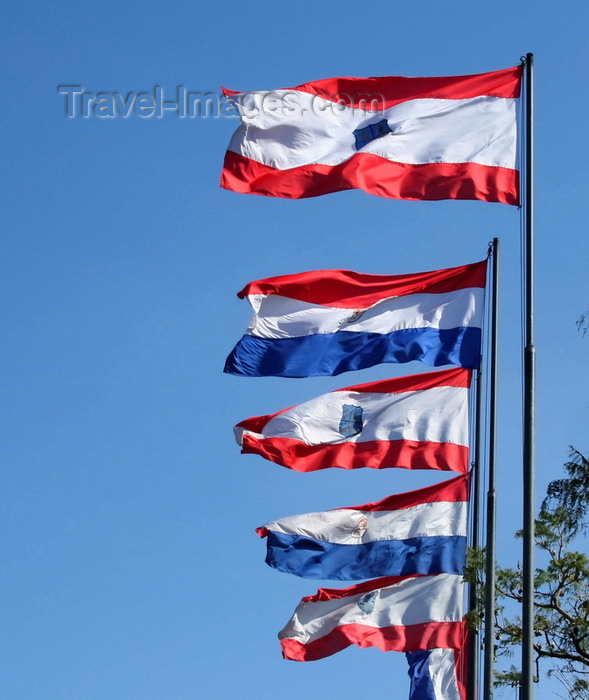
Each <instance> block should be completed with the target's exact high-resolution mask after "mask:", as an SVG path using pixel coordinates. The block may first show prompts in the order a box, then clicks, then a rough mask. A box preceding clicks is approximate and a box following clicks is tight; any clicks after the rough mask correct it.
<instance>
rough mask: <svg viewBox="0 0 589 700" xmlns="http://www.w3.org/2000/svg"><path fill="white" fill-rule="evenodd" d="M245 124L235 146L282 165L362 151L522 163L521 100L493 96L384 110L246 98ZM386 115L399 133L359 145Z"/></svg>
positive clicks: (265, 95)
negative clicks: (364, 132)
mask: <svg viewBox="0 0 589 700" xmlns="http://www.w3.org/2000/svg"><path fill="white" fill-rule="evenodd" d="M240 98H241V99H244V103H243V105H241V106H240V107H239V111H240V114H241V119H242V124H241V126H240V127H239V128H238V130H237V131H236V132H235V134H234V136H233V139H232V140H231V143H230V145H229V150H231V151H234V152H236V153H240V154H241V155H243V156H246V157H247V158H251V159H253V160H256V161H258V162H260V163H265V164H266V165H269V166H271V167H272V168H277V169H278V170H288V169H289V168H296V167H298V166H301V165H306V164H311V163H319V164H323V165H330V166H334V165H338V164H339V163H342V162H344V161H346V160H348V159H349V158H351V157H352V156H354V155H356V154H357V153H359V152H362V153H372V154H374V155H377V156H380V157H382V158H386V159H387V160H391V161H395V162H397V163H408V164H419V163H478V164H480V165H488V166H500V167H504V168H511V169H514V168H515V166H516V157H517V156H516V154H517V148H516V136H517V134H516V124H517V102H518V101H517V99H514V98H505V97H490V96H486V95H482V96H478V97H472V98H468V99H461V100H452V99H437V98H422V99H415V100H406V101H404V102H401V103H400V104H397V105H395V106H393V107H390V108H388V109H385V110H382V111H381V112H378V111H375V112H364V111H363V110H362V109H359V108H352V107H345V106H341V105H337V104H335V103H333V102H331V101H330V100H326V99H324V98H321V97H317V96H315V95H311V94H310V93H306V92H298V91H294V90H276V91H274V92H258V93H250V94H248V95H247V96H246V97H245V98H243V97H242V96H240V95H238V96H236V97H235V98H234V101H238V100H239V99H240ZM381 119H386V120H387V122H388V124H389V127H390V128H391V129H392V131H393V133H392V134H387V135H386V136H384V137H382V138H379V139H375V140H374V141H371V142H370V143H369V144H367V145H366V146H364V147H363V148H362V149H361V151H358V150H356V147H355V137H354V134H353V132H354V130H355V129H361V128H363V127H365V126H367V125H368V124H374V123H375V122H378V121H380V120H381Z"/></svg>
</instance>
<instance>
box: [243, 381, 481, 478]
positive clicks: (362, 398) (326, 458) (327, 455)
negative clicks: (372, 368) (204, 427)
mask: <svg viewBox="0 0 589 700" xmlns="http://www.w3.org/2000/svg"><path fill="white" fill-rule="evenodd" d="M470 380H471V372H470V370H465V369H460V368H454V369H448V370H441V371H439V372H428V373H427V374H416V375H410V376H406V377H397V378H396V379H385V380H381V381H377V382H369V383H368V384H357V385H356V386H350V387H346V388H345V389H337V390H336V391H331V392H329V393H328V394H323V395H322V396H319V397H318V398H315V399H311V400H310V401H306V402H305V403H303V404H300V405H299V406H293V407H292V408H287V409H285V410H283V411H279V412H278V413H273V414H270V415H267V416H256V417H252V418H247V419H246V420H243V421H241V423H238V424H237V425H236V426H235V428H234V431H235V437H236V440H237V442H238V444H240V445H241V451H242V453H252V454H258V455H260V456H262V457H264V458H265V459H268V460H270V461H272V462H276V463H277V464H280V465H282V466H285V467H288V468H289V469H293V470H294V471H299V472H309V471H316V470H319V469H326V468H328V467H339V468H341V469H358V468H360V467H371V468H373V469H384V468H388V467H401V468H404V469H441V470H444V471H447V470H449V471H456V472H461V473H463V474H465V473H467V471H468V465H469V457H468V431H469V401H468V393H469V387H470Z"/></svg>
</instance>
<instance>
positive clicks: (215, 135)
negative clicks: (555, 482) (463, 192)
mask: <svg viewBox="0 0 589 700" xmlns="http://www.w3.org/2000/svg"><path fill="white" fill-rule="evenodd" d="M588 13H589V11H588V10H587V9H586V8H585V6H584V5H583V4H582V3H579V2H571V3H566V4H565V5H564V6H562V7H559V8H558V9H556V7H555V5H554V4H553V3H548V2H544V1H541V2H536V3H534V4H533V5H530V4H529V3H514V2H506V1H505V0H500V1H499V2H496V3H492V4H482V3H481V4H473V3H472V2H468V3H467V2H464V1H463V0H456V1H455V2H451V3H443V4H442V3H436V2H430V1H426V2H425V3H420V4H418V5H415V4H400V3H391V4H389V5H387V6H382V5H374V6H370V7H366V6H360V5H358V4H352V3H349V4H343V3H335V2H333V1H332V0H327V1H324V2H322V3H316V2H314V3H310V2H307V1H306V0H303V1H302V2H299V3H298V4H297V5H296V6H293V5H287V4H286V5H281V4H278V3H269V2H258V3H255V4H244V3H236V2H226V3H223V4H221V3H209V4H206V5H201V4H197V3H189V2H183V1H181V0H170V2H168V3H166V4H162V3H157V2H151V1H150V0H147V1H146V2H142V3H139V2H128V1H127V0H123V1H122V2H112V1H109V0H106V1H105V2H101V3H96V2H92V3H67V2H66V3H61V4H58V5H56V4H54V3H53V4H52V3H47V2H28V1H27V0H24V2H21V3H19V4H16V3H12V4H9V5H7V6H5V7H4V9H3V10H2V22H1V26H2V32H3V41H2V44H1V48H0V51H1V52H2V54H3V55H2V58H3V64H4V65H5V66H7V71H6V75H5V79H4V89H3V95H2V104H3V109H2V114H3V139H2V156H3V158H2V159H3V163H4V172H5V181H4V187H3V195H4V206H3V220H4V221H3V223H4V226H3V231H4V233H3V238H2V256H1V263H0V264H1V265H2V268H3V270H2V275H1V276H0V286H1V289H2V297H3V299H4V304H3V305H2V316H3V318H2V327H3V330H4V334H3V335H4V341H3V343H2V346H1V350H0V353H1V356H2V364H3V369H4V372H3V374H4V381H3V385H4V386H3V392H2V394H3V401H2V406H1V408H0V411H1V422H2V425H3V431H2V432H3V437H2V454H3V468H2V470H1V471H0V479H1V485H0V531H1V532H2V536H1V537H0V559H1V561H2V563H3V565H2V567H1V569H0V579H1V585H0V590H1V591H2V593H1V596H2V604H1V605H0V610H1V612H0V688H1V689H2V690H1V693H0V694H1V695H2V697H3V698H6V699H7V700H28V699H34V700H39V699H43V700H79V699H80V698H84V700H104V699H105V698H108V699H109V700H110V699H113V700H114V699H116V700H130V699H133V700H135V699H141V700H162V699H164V698H165V699H166V700H167V699H168V698H170V699H172V700H188V699H190V700H192V699H194V698H256V700H274V698H277V697H280V698H282V699H283V700H289V699H290V698H293V699H294V698H299V697H300V696H301V694H303V693H304V695H305V696H306V697H308V698H311V699H319V698H325V697H338V698H341V699H342V700H347V699H348V698H349V699H350V700H351V699H352V698H357V697H358V696H359V695H360V694H361V695H365V694H366V693H367V692H370V693H371V694H372V695H373V696H375V697H395V698H396V697H399V698H403V697H406V695H407V688H408V681H407V678H406V665H405V660H404V657H403V655H401V654H394V653H390V654H383V653H381V652H379V651H378V650H376V649H369V650H359V649H355V648H352V649H348V650H346V651H344V652H341V653H340V654H337V655H335V656H333V657H331V658H329V659H325V660H323V661H320V662H314V663H307V664H297V663H293V662H286V661H283V660H282V658H281V655H280V650H279V645H278V642H277V639H276V633H277V631H278V630H279V629H280V628H281V627H282V626H283V625H284V623H285V622H286V621H287V619H288V618H289V617H290V615H291V613H292V611H293V610H294V608H295V606H296V604H297V603H298V601H299V599H300V598H301V597H302V596H303V595H308V594H311V593H313V592H314V591H315V590H316V588H317V582H313V581H304V580H302V579H296V578H295V577H289V576H287V575H285V574H280V573H278V572H275V571H273V570H271V569H269V568H268V567H266V565H265V564H264V562H263V557H264V551H263V550H264V544H263V542H262V541H260V540H259V539H258V537H257V536H256V535H255V533H254V529H255V527H256V526H258V525H261V524H263V523H264V522H266V521H268V520H270V519H273V518H276V517H280V516H283V515H290V514H295V513H303V512H307V511H312V510H323V509H326V508H332V507H337V506H342V505H352V504H357V503H364V502H367V501H373V500H378V499H380V498H383V497H384V496H386V495H389V494H391V493H394V492H399V491H405V490H411V489H413V488H418V487H420V486H423V485H426V484H427V483H432V481H434V480H437V479H439V478H440V476H439V475H433V476H432V475H431V474H428V473H425V472H420V473H408V472H404V471H403V470H386V471H383V472H380V473H379V472H376V471H373V470H358V471H356V472H353V473H344V472H342V471H341V470H327V471H326V472H322V473H315V474H296V473H291V472H289V471H288V470H286V469H282V468H280V467H277V466H276V465H272V464H270V463H269V462H265V461H264V460H262V459H261V458H258V457H256V456H252V455H240V454H239V448H238V447H237V445H236V444H235V443H234V441H233V436H232V426H233V425H234V424H235V423H237V422H238V421H239V420H241V419H243V418H246V417H248V416H250V415H260V414H264V413H270V412H273V411H276V410H278V409H280V408H283V407H286V406H288V405H293V404H295V403H298V402H300V401H303V400H305V399H307V398H310V397H312V396H316V395H318V394H320V393H322V392H323V391H327V390H329V389H333V388H338V387H341V386H346V385H349V384H351V383H359V382H361V381H370V380H373V379H378V378H382V377H386V376H393V375H398V374H405V373H414V372H420V371H426V370H427V368H426V367H425V366H422V365H418V364H415V365H411V366H405V367H399V366H397V367H393V366H385V367H378V368H373V369H370V370H364V371H362V372H357V373H353V374H347V375H344V376H343V377H334V378H316V379H308V380H287V379H273V378H267V379H248V378H237V377H231V376H227V375H223V373H222V368H223V363H224V359H225V356H226V355H227V353H228V352H229V351H230V349H231V347H232V346H233V344H234V343H235V342H236V340H237V339H238V338H239V337H240V336H241V334H242V332H243V330H244V329H245V326H246V324H247V321H248V319H249V309H248V308H247V304H246V303H245V302H243V301H239V300H238V299H237V297H236V296H235V294H236V292H237V291H239V290H240V289H241V288H242V287H243V286H244V284H245V283H247V282H248V281H250V280H254V279H257V278H261V277H268V276H273V275H278V274H285V273H290V272H298V271H301V270H306V269H313V268H345V269H354V270H358V271H362V272H369V273H377V274H401V273H404V272H417V271H421V270H428V269H437V268H442V267H451V266H454V265H460V264H464V263H467V262H474V261H476V260H480V259H482V258H483V257H484V256H485V254H486V250H487V244H488V242H489V241H490V240H491V239H492V238H493V237H495V236H498V237H499V238H500V239H501V243H502V260H501V275H500V284H501V292H500V293H501V309H500V357H499V371H500V384H499V431H500V435H499V445H498V465H497V468H498V497H499V503H498V511H499V513H498V523H499V533H498V535H499V540H498V554H499V558H500V560H501V562H502V563H504V564H513V563H515V561H516V560H517V558H518V556H519V543H518V542H515V541H514V539H513V536H512V533H513V532H514V531H515V530H516V529H517V528H519V527H520V525H521V518H520V516H519V508H520V503H521V456H520V455H521V447H520V444H521V429H520V427H519V416H520V406H521V332H520V287H521V285H520V238H519V225H520V215H519V212H518V210H517V209H516V208H514V207H509V206H506V205H499V204H485V203H482V202H422V203H415V202H401V201H395V200H385V199H379V198H377V197H371V196H369V195H366V194H364V193H362V192H344V193H338V194H333V195H329V196H326V197H320V198H317V199H311V200H304V201H296V202H293V201H286V200H275V199H270V198H264V197H255V196H246V195H237V194H235V193H231V192H227V191H224V190H221V189H220V188H219V185H218V180H219V174H220V169H221V165H222V161H223V155H224V152H225V149H226V146H227V144H228V142H229V139H230V137H231V134H232V133H233V131H234V129H235V128H236V126H237V120H236V119H231V118H228V117H216V118H214V117H208V118H204V117H201V118H184V119H182V118H179V117H178V116H176V115H175V114H173V113H171V112H166V113H165V114H164V116H163V117H162V118H157V117H153V118H142V117H140V116H138V115H137V114H136V113H135V112H132V113H131V114H130V115H129V117H128V118H120V117H117V118H114V119H101V118H99V117H97V116H96V115H92V116H90V117H89V118H82V117H77V118H68V117H67V116H66V112H65V97H64V96H63V95H61V94H60V93H59V91H58V86H60V85H81V86H83V88H84V89H85V90H86V91H88V92H93V93H98V92H108V93H113V92H115V91H117V92H119V93H121V94H126V93H128V92H136V93H138V92H143V91H144V92H148V93H149V92H153V90H154V87H155V86H156V85H159V86H161V88H162V89H163V90H164V92H165V94H166V99H168V95H169V99H172V98H173V95H174V93H175V91H176V89H177V87H178V86H185V87H186V88H187V89H189V90H193V91H202V92H206V91H217V90H218V89H219V86H221V85H223V86H226V87H229V88H233V89H237V90H255V89H272V88H279V87H285V86H292V85H297V84H300V83H303V82H306V81H309V80H313V79H320V78H326V77H333V76H344V75H354V76H372V75H387V74H394V75H408V76H420V75H452V74H465V73H477V72H484V71H490V70H496V69H500V68H504V67H508V66H512V65H516V64H517V63H518V62H519V59H520V56H521V55H522V54H525V53H526V52H528V51H532V52H534V54H535V67H536V105H535V106H536V111H535V116H536V171H535V181H536V209H535V215H536V345H537V381H538V396H537V431H538V435H537V437H538V439H537V497H538V499H539V498H540V497H541V495H542V493H543V491H544V488H545V486H546V484H547V483H548V482H549V481H550V480H551V479H553V478H556V477H558V476H560V474H561V465H562V463H563V461H564V460H565V459H566V457H567V453H568V445H569V444H573V445H575V446H576V447H577V448H579V449H580V450H582V451H587V450H589V444H588V439H587V430H586V425H587V417H588V415H587V411H588V404H589V400H588V398H587V397H588V396H589V378H588V375H587V370H586V357H587V351H588V347H589V346H588V343H589V338H585V339H583V338H582V336H581V335H580V334H579V333H578V332H577V329H576V327H575V321H576V319H577V317H578V316H579V315H580V314H581V313H582V312H583V311H585V310H586V309H587V308H588V307H589V294H588V288H587V274H586V270H587V262H588V254H589V243H588V240H587V234H586V222H585V219H586V216H585V215H584V214H583V213H582V212H583V211H584V210H583V206H584V202H585V199H586V193H587V186H588V179H589V175H588V173H587V167H586V163H587V161H588V153H587V150H588V145H587V137H586V136H587V134H586V129H587V117H586V112H585V109H586V97H585V92H586V91H585V87H584V80H585V73H586V69H587V64H588V52H589V48H588V46H587V43H586V41H585V36H584V27H585V26H586V25H587V19H588V18H587V14H588ZM365 472H366V473H365ZM548 688H549V686H548V685H546V684H543V685H542V686H541V687H540V689H539V690H538V697H539V698H542V697H547V696H549V695H548ZM504 697H513V693H511V694H510V693H509V692H506V693H505V694H504Z"/></svg>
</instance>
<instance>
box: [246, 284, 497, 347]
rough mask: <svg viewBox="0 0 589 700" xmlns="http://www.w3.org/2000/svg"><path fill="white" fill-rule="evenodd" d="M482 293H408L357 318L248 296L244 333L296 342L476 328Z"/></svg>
mask: <svg viewBox="0 0 589 700" xmlns="http://www.w3.org/2000/svg"><path fill="white" fill-rule="evenodd" d="M484 295H485V290H484V289H483V288H481V287H472V288H471V287H468V288H466V289H458V290H456V291H453V292H444V293H441V294H427V293H426V294H407V295H404V296H400V297H390V298H388V299H383V300H382V301H379V302H378V303H376V304H374V305H373V306H371V307H370V308H368V309H366V310H365V311H364V312H363V313H362V314H361V315H359V316H357V317H355V310H354V309H340V308H334V307H332V306H322V305H320V304H310V303H309V302H306V301H299V300H298V299H290V298H288V297H282V296H279V295H277V294H268V295H264V294H252V295H250V296H248V300H249V301H250V303H251V305H252V307H253V309H254V316H253V318H252V319H251V321H250V324H249V326H248V329H247V333H248V334H250V335H254V336H256V337H258V338H295V337H301V336H306V335H314V334H316V333H324V334H327V333H335V332H336V331H340V330H345V331H354V332H356V333H391V332H392V331H396V330H403V329H407V328H439V329H440V330H447V329H450V328H459V327H461V326H475V327H477V328H480V327H481V325H482V315H483V305H484V298H485V296H484Z"/></svg>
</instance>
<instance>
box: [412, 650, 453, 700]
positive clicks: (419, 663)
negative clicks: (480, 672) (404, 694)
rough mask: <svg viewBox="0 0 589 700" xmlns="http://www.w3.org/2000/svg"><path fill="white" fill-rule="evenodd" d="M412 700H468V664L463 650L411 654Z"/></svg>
mask: <svg viewBox="0 0 589 700" xmlns="http://www.w3.org/2000/svg"><path fill="white" fill-rule="evenodd" d="M406 656H407V662H408V663H409V677H410V679H411V686H410V689H409V700H466V682H465V681H466V663H465V660H464V652H463V650H461V649H430V650H427V651H410V652H408V653H407V654H406Z"/></svg>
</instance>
